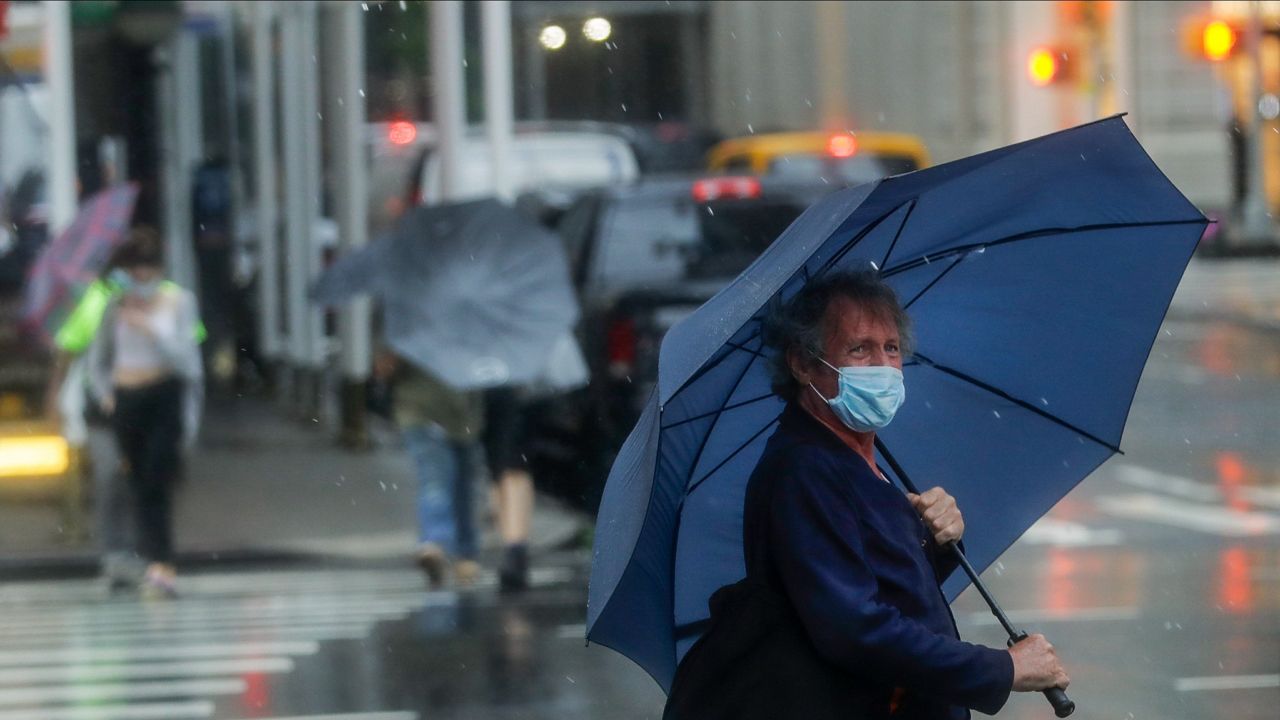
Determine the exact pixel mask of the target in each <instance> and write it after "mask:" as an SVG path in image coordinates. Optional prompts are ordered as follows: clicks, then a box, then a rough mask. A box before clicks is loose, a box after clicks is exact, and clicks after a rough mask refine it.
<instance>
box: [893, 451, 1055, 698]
mask: <svg viewBox="0 0 1280 720" xmlns="http://www.w3.org/2000/svg"><path fill="white" fill-rule="evenodd" d="M876 449H877V450H879V451H880V454H881V455H883V456H884V459H885V461H886V462H888V463H889V467H890V468H892V469H893V473H894V474H895V475H897V476H898V480H900V481H901V482H902V486H903V487H904V488H906V489H907V492H909V493H911V494H913V495H919V494H920V491H919V490H917V489H916V486H915V483H913V482H911V478H910V477H909V476H908V475H907V471H906V470H903V469H902V466H901V465H899V464H898V461H897V460H896V459H895V458H894V457H893V455H891V454H890V453H889V448H887V447H885V445H884V443H883V442H882V441H881V440H880V438H876ZM947 549H948V550H950V551H951V554H952V555H954V556H955V558H956V561H957V562H959V563H960V567H961V568H963V569H964V573H965V574H966V575H968V576H969V579H970V580H972V581H973V586H974V587H975V588H977V589H978V592H979V593H980V594H981V595H982V599H983V600H986V601H987V606H988V607H990V608H991V614H992V615H995V616H996V620H999V621H1000V625H1001V626H1003V627H1004V631H1005V632H1006V633H1007V634H1008V635H1009V646H1010V647H1012V646H1013V644H1014V643H1016V642H1018V641H1020V640H1023V639H1025V638H1026V637H1027V634H1026V633H1025V632H1023V631H1022V630H1017V629H1015V628H1014V627H1013V623H1012V622H1010V621H1009V616H1008V615H1006V614H1005V612H1004V608H1002V607H1000V603H998V602H996V599H995V596H993V595H992V594H991V591H990V590H987V586H986V583H984V582H982V578H980V577H978V571H977V570H976V569H974V567H973V565H972V564H970V563H969V558H967V557H965V556H964V551H962V550H961V549H960V546H959V545H957V544H956V543H954V542H949V543H947ZM1044 696H1045V698H1046V699H1047V700H1048V701H1049V704H1050V705H1053V712H1054V713H1055V714H1056V715H1057V716H1058V717H1060V718H1064V717H1067V716H1068V715H1070V714H1071V713H1073V712H1075V710H1076V704H1075V703H1074V702H1072V701H1071V700H1070V699H1069V698H1068V697H1067V693H1066V692H1065V691H1063V689H1062V688H1056V687H1054V688H1049V689H1048V690H1045V691H1044Z"/></svg>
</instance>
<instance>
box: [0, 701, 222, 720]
mask: <svg viewBox="0 0 1280 720" xmlns="http://www.w3.org/2000/svg"><path fill="white" fill-rule="evenodd" d="M213 710H214V706H213V703H212V702H209V701H208V700H199V701H195V702H183V703H131V704H128V705H97V706H93V707H60V708H41V709H39V710H0V720H189V719H190V718H207V717H210V716H211V715H213Z"/></svg>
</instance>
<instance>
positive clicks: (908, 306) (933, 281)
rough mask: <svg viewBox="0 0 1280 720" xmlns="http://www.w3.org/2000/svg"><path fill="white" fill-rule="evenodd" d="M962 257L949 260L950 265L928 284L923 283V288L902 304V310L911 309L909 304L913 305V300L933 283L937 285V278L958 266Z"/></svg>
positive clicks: (944, 275) (919, 296)
mask: <svg viewBox="0 0 1280 720" xmlns="http://www.w3.org/2000/svg"><path fill="white" fill-rule="evenodd" d="M963 259H964V256H963V255H958V256H957V257H956V259H955V260H952V261H951V265H950V266H948V267H947V269H946V270H943V271H942V272H940V273H938V277H936V278H934V279H933V280H931V281H930V282H929V284H928V285H925V286H924V289H922V290H921V291H920V292H918V293H916V295H915V297H913V298H911V300H909V301H908V302H907V304H905V305H903V306H902V309H903V310H909V309H911V306H912V305H914V304H915V302H916V301H917V300H919V299H920V298H921V297H922V296H923V295H924V294H925V293H927V292H929V290H930V289H931V288H933V286H934V285H937V284H938V281H939V280H941V279H942V278H944V277H946V276H947V273H949V272H951V271H952V270H955V269H956V266H958V265H959V264H960V261H961V260H963Z"/></svg>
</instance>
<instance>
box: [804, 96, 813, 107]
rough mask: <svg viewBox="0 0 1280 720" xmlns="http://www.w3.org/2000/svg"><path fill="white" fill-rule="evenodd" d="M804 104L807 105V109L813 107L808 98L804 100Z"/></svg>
mask: <svg viewBox="0 0 1280 720" xmlns="http://www.w3.org/2000/svg"><path fill="white" fill-rule="evenodd" d="M804 104H805V105H808V106H809V107H813V101H812V100H810V99H809V98H805V99H804Z"/></svg>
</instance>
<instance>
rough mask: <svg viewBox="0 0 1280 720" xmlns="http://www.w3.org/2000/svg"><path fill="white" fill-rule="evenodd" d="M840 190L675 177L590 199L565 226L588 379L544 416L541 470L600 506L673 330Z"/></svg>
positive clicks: (561, 487)
mask: <svg viewBox="0 0 1280 720" xmlns="http://www.w3.org/2000/svg"><path fill="white" fill-rule="evenodd" d="M832 190H833V188H832V187H831V186H830V185H827V184H825V183H821V182H803V183H802V182H792V181H788V180H775V179H772V178H753V177H715V178H707V177H705V176H701V177H668V178H661V179H644V180H641V181H640V182H637V183H635V184H632V185H628V186H622V187H612V188H605V189H600V190H597V191H593V192H588V193H586V194H584V195H583V196H582V197H581V198H579V199H578V201H577V202H575V203H574V205H573V206H572V207H570V208H569V210H568V211H567V212H566V213H565V215H564V217H563V219H562V220H561V223H560V225H559V231H560V233H561V236H562V238H563V240H564V242H565V246H566V249H567V251H568V255H569V258H570V263H571V266H572V272H573V278H574V283H575V285H576V286H577V288H578V291H579V296H580V299H581V304H582V312H583V316H582V320H581V323H580V325H579V339H580V341H581V343H582V347H583V352H584V354H585V355H586V356H587V361H588V365H589V367H590V369H591V383H590V385H589V386H588V387H587V388H586V389H584V390H582V391H579V392H577V393H574V394H573V395H572V396H570V397H567V398H564V399H562V401H560V402H558V403H556V404H555V407H554V408H553V409H551V410H549V411H548V412H547V413H546V414H545V417H543V418H541V421H540V422H539V423H538V426H539V428H540V429H541V433H540V438H539V442H538V452H537V453H536V455H537V457H536V458H535V459H534V460H533V462H534V464H535V471H536V472H535V474H536V475H537V476H538V477H540V478H543V479H547V478H552V479H553V480H551V481H550V482H549V483H548V484H549V485H552V486H553V487H550V488H548V489H551V490H553V491H557V492H558V493H559V494H562V495H564V496H566V497H567V498H568V499H570V500H572V501H575V502H579V503H582V504H584V505H586V506H587V507H588V508H592V509H594V507H595V505H596V503H598V501H599V493H600V491H601V489H602V488H603V484H604V480H605V476H606V474H607V472H608V468H609V465H610V463H612V460H613V456H614V454H615V453H616V451H617V449H618V448H619V447H620V446H621V444H622V441H623V440H624V439H625V438H626V434H627V433H628V432H629V431H630V429H631V427H632V426H633V425H634V423H635V421H636V419H637V418H638V417H639V414H640V411H641V409H642V408H643V405H644V403H645V401H646V400H647V399H648V396H649V393H650V392H651V391H652V389H653V386H654V384H655V382H656V380H657V367H658V349H659V346H660V344H661V342H662V337H663V335H664V334H665V333H666V331H667V330H668V329H669V328H670V327H671V326H672V325H674V324H675V323H677V322H679V321H680V320H681V319H682V318H684V317H686V316H688V315H689V314H690V313H692V312H693V311H694V310H695V309H696V308H697V307H698V306H700V305H701V304H702V303H703V302H705V301H706V300H707V299H709V298H710V297H711V296H712V295H714V294H715V293H716V292H717V291H719V290H720V288H722V287H724V286H725V285H727V284H728V283H729V282H730V281H731V280H732V279H733V278H734V277H736V276H737V274H738V273H739V272H741V271H742V270H743V269H745V268H746V267H747V265H749V264H750V263H751V261H753V260H754V259H755V258H756V257H757V256H758V255H759V254H760V253H761V252H762V251H763V250H764V249H765V248H767V247H768V246H769V244H770V243H771V242H773V240H774V239H775V238H777V237H778V235H780V234H781V233H782V231H783V230H785V229H786V228H787V226H788V225H790V224H791V222H792V221H793V220H795V219H796V217H798V216H799V215H800V213H802V212H804V210H805V209H806V208H808V207H809V206H810V205H811V204H813V203H814V202H815V201H817V200H818V199H819V198H821V197H822V196H823V195H825V194H827V193H829V192H831V191H832Z"/></svg>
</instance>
